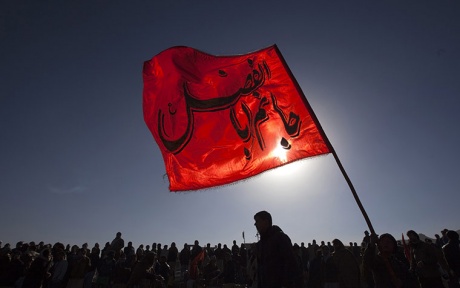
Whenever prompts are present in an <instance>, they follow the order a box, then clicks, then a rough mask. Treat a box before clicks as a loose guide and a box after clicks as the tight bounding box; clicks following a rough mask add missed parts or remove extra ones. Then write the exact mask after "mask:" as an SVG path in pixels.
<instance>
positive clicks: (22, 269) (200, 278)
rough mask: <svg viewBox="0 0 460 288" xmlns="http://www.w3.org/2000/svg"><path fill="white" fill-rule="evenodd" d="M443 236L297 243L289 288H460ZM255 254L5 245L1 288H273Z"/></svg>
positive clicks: (457, 263)
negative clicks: (262, 280)
mask: <svg viewBox="0 0 460 288" xmlns="http://www.w3.org/2000/svg"><path fill="white" fill-rule="evenodd" d="M441 234H442V235H441V236H439V235H435V239H434V241H432V240H430V239H429V238H427V240H425V241H422V240H421V239H420V236H419V234H418V233H416V232H415V231H412V230H410V231H408V232H407V233H406V236H407V238H406V239H407V240H405V239H404V237H403V239H402V241H397V240H396V239H395V238H394V237H393V236H392V235H390V234H382V235H379V236H377V235H372V234H369V233H368V232H367V231H365V235H364V238H363V240H362V243H361V244H360V245H358V244H357V243H356V242H355V243H352V242H350V243H349V245H347V246H345V245H344V244H343V243H342V241H340V240H339V239H334V240H333V241H331V242H327V243H325V242H324V241H321V242H320V243H316V241H315V240H313V241H312V242H311V243H308V244H307V246H305V245H304V243H301V244H300V245H298V244H297V243H295V244H293V245H292V251H293V252H294V255H295V258H296V259H295V261H296V265H297V267H296V269H295V271H300V272H299V275H293V276H292V277H297V276H298V279H299V280H298V281H293V282H292V287H299V288H300V287H307V288H319V287H321V288H323V287H325V288H333V287H337V288H344V287H347V288H382V287H385V288H386V287H422V288H427V287H428V288H437V287H440V288H444V287H445V288H451V287H460V285H459V276H460V248H459V243H460V242H459V235H458V233H457V232H455V231H451V230H447V229H444V230H442V232H441ZM257 247H258V246H257V244H256V243H252V244H245V243H241V244H240V245H237V243H236V241H233V245H232V246H231V247H227V245H221V244H220V243H219V244H218V245H216V246H213V247H211V244H207V245H206V246H204V247H202V246H200V244H199V242H198V241H195V243H194V244H193V245H188V244H184V247H183V248H182V249H181V250H179V249H178V248H177V247H176V244H175V243H174V242H172V243H171V244H170V245H169V246H168V245H162V244H160V243H158V244H157V243H153V244H152V245H151V246H150V245H146V246H144V245H139V247H137V248H135V247H133V245H132V242H128V243H127V245H125V241H124V240H123V238H122V234H121V233H120V232H118V233H117V234H116V237H115V238H114V239H113V241H111V242H107V243H106V244H105V246H104V247H102V249H101V247H99V244H98V243H96V244H95V245H94V247H92V248H91V249H90V248H89V247H88V245H87V244H83V245H81V246H77V245H73V246H71V245H64V244H62V243H55V244H54V245H51V244H45V243H43V242H40V243H38V244H36V243H35V242H29V243H27V242H23V241H20V242H18V243H16V245H15V247H14V248H13V247H11V245H10V244H5V245H1V244H0V287H16V288H41V287H43V288H131V287H134V288H157V287H184V288H192V287H197V288H199V287H254V288H268V287H261V284H260V282H258V280H257V279H258V276H257V273H258V271H260V268H261V267H258V265H261V264H260V263H262V262H261V261H260V260H259V262H260V263H257V262H258V260H257V259H258V257H257V255H258V254H257V253H256V250H257V249H260V248H257ZM275 249H276V248H275ZM264 253H271V251H264ZM273 264H274V265H275V267H276V263H273ZM264 265H265V264H264ZM297 268H298V270H297ZM279 269H283V268H282V267H281V265H280V267H279ZM296 279H297V278H296ZM281 287H282V286H280V288H281ZM283 287H284V286H283Z"/></svg>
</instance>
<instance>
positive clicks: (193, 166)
mask: <svg viewBox="0 0 460 288" xmlns="http://www.w3.org/2000/svg"><path fill="white" fill-rule="evenodd" d="M143 80H144V90H143V112H144V120H145V122H146V124H147V126H148V128H149V130H150V131H151V133H152V134H153V137H154V138H155V141H156V143H157V144H158V146H159V148H160V151H161V153H162V156H163V160H164V163H165V167H166V173H167V175H168V178H169V189H170V190H171V191H190V190H198V189H203V188H210V187H214V186H220V185H225V184H229V183H232V182H235V181H238V180H243V179H246V178H248V177H251V176H254V175H257V174H260V173H262V172H264V171H267V170H269V169H272V168H275V167H279V166H282V165H285V164H288V163H291V162H293V161H296V160H299V159H303V158H307V157H312V156H316V155H321V154H326V153H329V152H331V151H332V149H331V148H330V147H331V146H330V144H329V142H328V140H327V138H326V136H325V134H324V132H323V131H322V129H321V127H320V125H319V123H318V121H317V119H316V117H315V115H314V113H313V111H312V109H311V107H310V105H309V103H308V102H307V99H306V98H305V96H304V95H303V93H302V91H301V89H300V87H299V85H298V83H297V81H296V80H295V79H294V77H293V76H292V73H291V72H290V70H289V68H288V66H287V65H286V63H285V61H284V58H283V57H282V55H281V53H280V51H279V50H278V48H277V46H276V45H273V46H270V47H267V48H265V49H262V50H259V51H256V52H252V53H248V54H244V55H234V56H213V55H210V54H207V53H204V52H201V51H199V50H196V49H193V48H190V47H183V46H179V47H172V48H169V49H167V50H164V51H163V52H161V53H159V54H158V55H156V56H154V57H153V58H152V59H151V60H149V61H146V62H145V63H144V69H143Z"/></svg>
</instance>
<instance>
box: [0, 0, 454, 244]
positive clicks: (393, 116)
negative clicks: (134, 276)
mask: <svg viewBox="0 0 460 288" xmlns="http://www.w3.org/2000/svg"><path fill="white" fill-rule="evenodd" d="M458 15H460V2H459V1H446V2H440V1H420V0H419V1H404V3H402V1H385V2H372V1H327V2H326V1H211V0H203V1H130V2H129V3H128V2H126V1H105V0H100V1H40V3H39V2H37V1H2V2H1V3H0V37H1V38H0V39H1V45H0V135H1V141H0V193H1V198H2V199H1V201H0V217H1V219H3V223H4V225H2V226H3V228H2V234H1V235H0V237H1V239H0V240H3V242H4V243H6V242H11V243H15V242H16V241H19V240H24V241H42V240H43V241H45V242H51V243H53V242H56V241H61V242H64V243H75V244H81V243H83V242H89V243H94V242H100V243H102V242H106V241H110V240H112V239H113V237H114V235H115V233H116V232H118V231H121V232H122V233H123V235H124V238H125V240H131V241H133V242H134V244H135V245H139V244H151V243H153V242H161V243H164V244H170V242H172V241H175V242H176V243H178V244H179V245H182V243H184V242H189V243H191V242H192V241H193V240H195V239H198V240H199V241H200V242H201V243H203V244H204V243H207V242H210V243H212V244H217V243H218V242H221V243H223V244H224V243H225V244H231V241H232V240H234V239H236V240H237V241H238V242H241V241H242V238H241V232H242V231H245V234H246V241H247V242H252V241H254V240H255V237H254V235H255V233H256V231H255V228H254V227H253V220H252V216H253V215H254V214H255V213H256V212H257V211H259V210H268V211H270V212H272V214H273V218H274V222H275V224H278V225H280V226H281V228H282V229H284V230H285V232H287V233H288V234H289V235H290V236H291V238H292V240H293V241H294V242H306V243H308V242H311V240H312V239H316V240H317V241H321V240H325V241H331V240H332V239H334V238H339V239H341V240H342V241H344V242H345V243H347V242H349V241H357V242H359V241H360V240H361V239H362V236H363V231H364V230H366V229H367V226H366V223H365V222H364V220H363V217H362V215H361V214H360V211H359V209H358V207H357V205H356V203H355V202H354V199H353V197H352V195H351V193H350V191H349V189H348V186H347V184H346V182H345V180H344V179H343V177H342V175H341V174H340V171H339V169H338V167H337V165H336V163H335V161H334V159H333V157H332V156H331V155H328V156H324V157H317V158H314V159H309V160H306V161H302V162H300V163H296V164H292V165H288V166H287V167H283V168H280V169H277V170H274V171H270V172H267V173H265V174H263V175H261V176H259V177H255V178H254V179H249V180H247V181H244V182H242V183H237V184H235V185H229V186H226V187H223V188H219V189H210V190H205V191H201V192H193V193H182V194H177V193H169V192H168V183H167V178H166V177H165V176H164V174H165V169H164V165H163V161H162V158H161V155H160V152H159V149H158V147H157V146H156V144H155V142H154V140H153V137H152V136H151V134H150V132H149V131H148V129H147V127H146V125H145V124H144V122H143V115H142V85H143V84H142V65H143V62H144V61H145V60H148V59H150V58H151V57H152V56H154V55H155V54H157V53H159V52H160V51H162V50H164V49H166V48H168V47H171V46H176V45H185V46H191V47H194V48H197V49H199V50H202V51H205V52H208V53H210V54H215V55H231V54H243V53H247V52H251V51H254V50H258V49H261V48H263V47H267V46H269V45H272V44H277V45H278V47H279V49H280V50H281V52H282V53H283V55H284V57H285V59H286V61H287V63H288V65H289V66H290V68H291V70H292V72H293V74H294V75H295V77H296V79H297V81H298V82H299V84H300V86H301V87H302V89H303V91H304V93H305V94H306V96H307V99H308V100H309V102H310V104H311V106H312V107H313V109H314V111H315V113H316V115H317V117H318V119H319V121H320V122H321V124H322V126H323V128H324V130H325V132H326V134H327V136H328V137H329V139H330V141H331V142H332V145H333V146H334V148H335V149H336V151H337V153H338V155H339V157H340V159H341V161H342V164H343V165H344V167H345V169H346V170H347V172H348V174H349V176H350V178H351V180H352V182H353V184H354V185H355V188H356V190H357V192H358V194H359V196H360V198H361V200H362V202H363V205H364V207H365V208H366V210H367V212H368V214H369V217H370V219H371V221H372V223H373V225H374V228H375V230H376V231H377V233H384V232H389V233H393V234H394V235H395V236H396V237H400V235H401V233H403V232H405V231H407V230H408V229H414V230H416V231H418V232H421V233H424V234H427V235H428V236H433V235H434V233H439V232H440V230H441V229H443V228H449V229H458V228H460V223H459V220H458V219H459V213H460V212H459V211H460V210H459V209H458V203H460V202H459V200H460V193H459V187H460V177H459V176H458V174H459V172H460V169H459V168H458V162H459V160H460V157H459V156H458V153H457V152H456V149H457V148H458V147H459V146H460V129H458V128H457V125H458V123H460V114H459V113H458V112H457V110H458V107H459V105H460V97H459V96H460V17H458Z"/></svg>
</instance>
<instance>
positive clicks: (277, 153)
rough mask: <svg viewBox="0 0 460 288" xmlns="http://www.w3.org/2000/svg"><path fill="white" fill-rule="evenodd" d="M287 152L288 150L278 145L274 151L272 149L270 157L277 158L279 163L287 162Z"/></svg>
mask: <svg viewBox="0 0 460 288" xmlns="http://www.w3.org/2000/svg"><path fill="white" fill-rule="evenodd" d="M287 152H288V150H286V149H284V148H283V146H281V144H278V145H277V146H276V148H275V149H273V151H272V153H271V155H272V157H275V158H278V159H279V160H280V161H281V163H283V164H284V163H286V162H287Z"/></svg>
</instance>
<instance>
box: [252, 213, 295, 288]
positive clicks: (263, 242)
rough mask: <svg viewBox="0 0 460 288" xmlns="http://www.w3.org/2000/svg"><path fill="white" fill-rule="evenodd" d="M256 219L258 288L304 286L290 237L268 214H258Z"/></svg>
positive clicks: (255, 216)
mask: <svg viewBox="0 0 460 288" xmlns="http://www.w3.org/2000/svg"><path fill="white" fill-rule="evenodd" d="M254 220H255V223H254V225H255V226H256V228H257V232H259V235H260V240H259V242H257V245H256V253H257V285H258V286H257V287H259V288H279V287H301V283H302V274H301V269H300V267H299V265H298V263H297V261H296V257H295V255H294V252H293V249H292V242H291V239H290V238H289V236H288V235H286V234H285V233H283V231H282V230H281V228H280V227H278V226H276V225H273V224H272V217H271V215H270V213H268V212H267V211H260V212H258V213H257V214H255V215H254Z"/></svg>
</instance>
